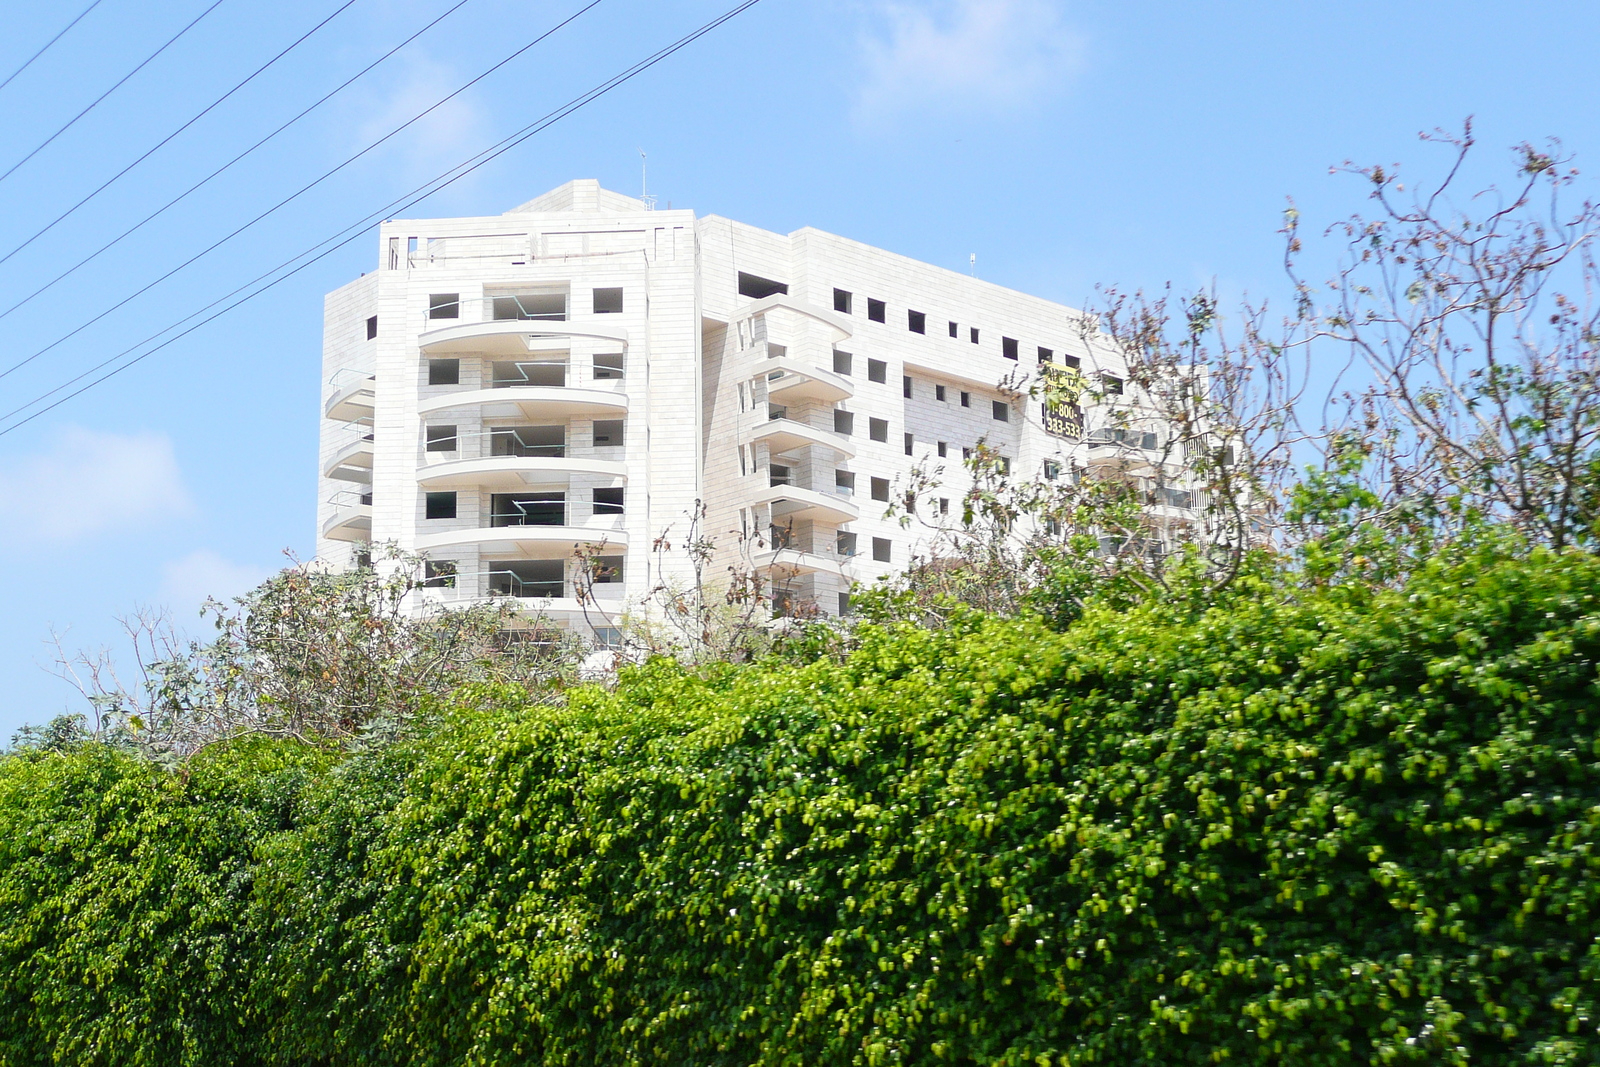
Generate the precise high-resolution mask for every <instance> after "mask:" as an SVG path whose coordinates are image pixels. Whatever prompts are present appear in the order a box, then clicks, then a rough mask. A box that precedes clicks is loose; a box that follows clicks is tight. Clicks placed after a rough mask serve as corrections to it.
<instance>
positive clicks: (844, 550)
mask: <svg viewBox="0 0 1600 1067" xmlns="http://www.w3.org/2000/svg"><path fill="white" fill-rule="evenodd" d="M833 550H834V552H835V553H837V554H838V555H839V556H841V557H842V558H844V559H849V558H850V557H851V556H854V555H855V554H856V535H855V534H853V533H851V532H850V531H849V530H840V531H839V533H838V535H837V536H836V537H835V538H834V541H833Z"/></svg>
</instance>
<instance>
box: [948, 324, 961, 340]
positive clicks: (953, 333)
mask: <svg viewBox="0 0 1600 1067" xmlns="http://www.w3.org/2000/svg"><path fill="white" fill-rule="evenodd" d="M960 333H961V328H960V327H959V326H957V325H956V324H955V323H953V322H952V323H951V324H950V336H951V337H956V336H958V335H959V334H960Z"/></svg>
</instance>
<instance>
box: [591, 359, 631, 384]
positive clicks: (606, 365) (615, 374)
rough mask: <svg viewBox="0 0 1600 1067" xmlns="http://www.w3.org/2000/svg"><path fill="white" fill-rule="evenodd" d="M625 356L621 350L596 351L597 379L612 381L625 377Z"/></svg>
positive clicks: (595, 372)
mask: <svg viewBox="0 0 1600 1067" xmlns="http://www.w3.org/2000/svg"><path fill="white" fill-rule="evenodd" d="M623 358H624V357H623V354H622V353H621V352H597V353H595V357H594V377H595V381H611V380H615V379H617V378H621V377H623V366H624V364H623Z"/></svg>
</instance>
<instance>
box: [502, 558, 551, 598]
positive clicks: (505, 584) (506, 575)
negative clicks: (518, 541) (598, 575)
mask: <svg viewBox="0 0 1600 1067" xmlns="http://www.w3.org/2000/svg"><path fill="white" fill-rule="evenodd" d="M565 570H566V566H565V562H564V561H563V560H559V559H514V560H513V559H504V560H494V561H491V562H490V563H489V592H490V594H492V595H494V596H515V597H557V596H560V595H561V594H562V593H563V592H565V588H564V586H565V584H566V583H565V582H564V581H563V579H564V577H565V574H564V573H563V572H564V571H565Z"/></svg>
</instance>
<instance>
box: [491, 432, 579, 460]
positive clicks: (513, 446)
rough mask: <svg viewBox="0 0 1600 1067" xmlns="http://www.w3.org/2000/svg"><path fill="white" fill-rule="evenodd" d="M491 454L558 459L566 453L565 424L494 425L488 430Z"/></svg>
mask: <svg viewBox="0 0 1600 1067" xmlns="http://www.w3.org/2000/svg"><path fill="white" fill-rule="evenodd" d="M489 454H490V455H491V456H544V457H546V458H549V459H560V458H561V457H563V456H565V455H566V454H567V428H566V427H565V426H560V425H557V426H496V427H493V428H491V429H490V431H489Z"/></svg>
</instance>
